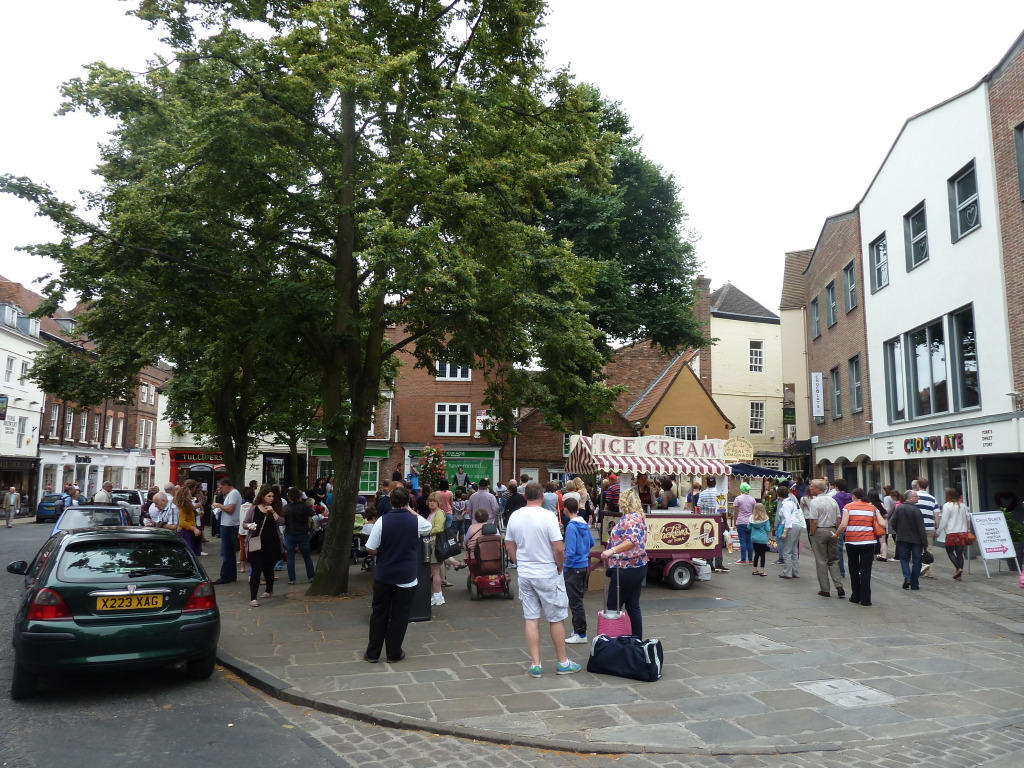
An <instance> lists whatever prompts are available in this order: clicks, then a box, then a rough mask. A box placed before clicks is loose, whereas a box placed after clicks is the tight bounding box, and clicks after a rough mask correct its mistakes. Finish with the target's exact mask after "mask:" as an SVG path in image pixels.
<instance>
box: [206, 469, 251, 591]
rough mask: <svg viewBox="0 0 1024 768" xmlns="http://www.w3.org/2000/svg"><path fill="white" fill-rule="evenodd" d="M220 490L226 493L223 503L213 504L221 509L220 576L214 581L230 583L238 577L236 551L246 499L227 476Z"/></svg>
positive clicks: (223, 478) (222, 481)
mask: <svg viewBox="0 0 1024 768" xmlns="http://www.w3.org/2000/svg"><path fill="white" fill-rule="evenodd" d="M220 492H221V493H222V494H224V501H223V503H215V504H214V505H213V506H214V508H216V509H219V510H220V557H221V564H220V578H219V579H217V580H216V581H215V582H213V583H214V584H230V583H231V582H233V581H236V580H237V579H238V566H236V565H235V553H236V552H237V551H238V526H239V525H240V523H241V515H240V512H241V510H242V504H244V503H245V499H243V498H242V494H241V493H239V492H238V489H237V488H235V485H234V483H232V482H231V480H230V479H228V478H226V477H222V478H221V479H220Z"/></svg>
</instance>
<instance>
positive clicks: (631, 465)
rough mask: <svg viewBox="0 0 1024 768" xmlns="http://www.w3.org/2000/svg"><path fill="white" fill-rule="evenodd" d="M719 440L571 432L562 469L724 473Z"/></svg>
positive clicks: (579, 472)
mask: <svg viewBox="0 0 1024 768" xmlns="http://www.w3.org/2000/svg"><path fill="white" fill-rule="evenodd" d="M721 442H722V441H721V440H677V439H675V438H671V437H659V436H645V437H619V436H615V435H601V434H597V435H594V436H593V437H585V436H584V435H573V436H572V438H571V440H570V449H569V458H568V459H567V460H566V462H565V469H566V471H567V472H571V473H572V474H575V475H587V474H593V473H597V472H602V473H608V472H632V473H634V474H637V473H640V472H651V473H655V474H659V475H667V474H671V473H673V472H674V473H675V474H677V475H701V476H707V475H728V474H731V473H732V471H733V470H732V469H731V468H730V467H729V465H728V464H726V463H725V462H724V461H722V460H721V459H720V458H718V457H719V456H721Z"/></svg>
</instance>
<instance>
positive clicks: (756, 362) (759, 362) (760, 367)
mask: <svg viewBox="0 0 1024 768" xmlns="http://www.w3.org/2000/svg"><path fill="white" fill-rule="evenodd" d="M749 361H750V363H749V364H750V372H751V373H764V342H763V341H760V340H756V339H751V340H750V357H749Z"/></svg>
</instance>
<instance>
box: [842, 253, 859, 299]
mask: <svg viewBox="0 0 1024 768" xmlns="http://www.w3.org/2000/svg"><path fill="white" fill-rule="evenodd" d="M856 306H857V269H856V266H855V265H854V263H853V262H852V261H851V262H850V263H849V264H847V265H846V266H845V267H843V309H845V310H846V311H847V312H850V311H852V310H853V309H854V308H855V307H856Z"/></svg>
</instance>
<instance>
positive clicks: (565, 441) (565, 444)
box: [562, 432, 572, 456]
mask: <svg viewBox="0 0 1024 768" xmlns="http://www.w3.org/2000/svg"><path fill="white" fill-rule="evenodd" d="M571 437H572V432H563V433H562V455H563V456H568V455H569V438H571Z"/></svg>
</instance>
